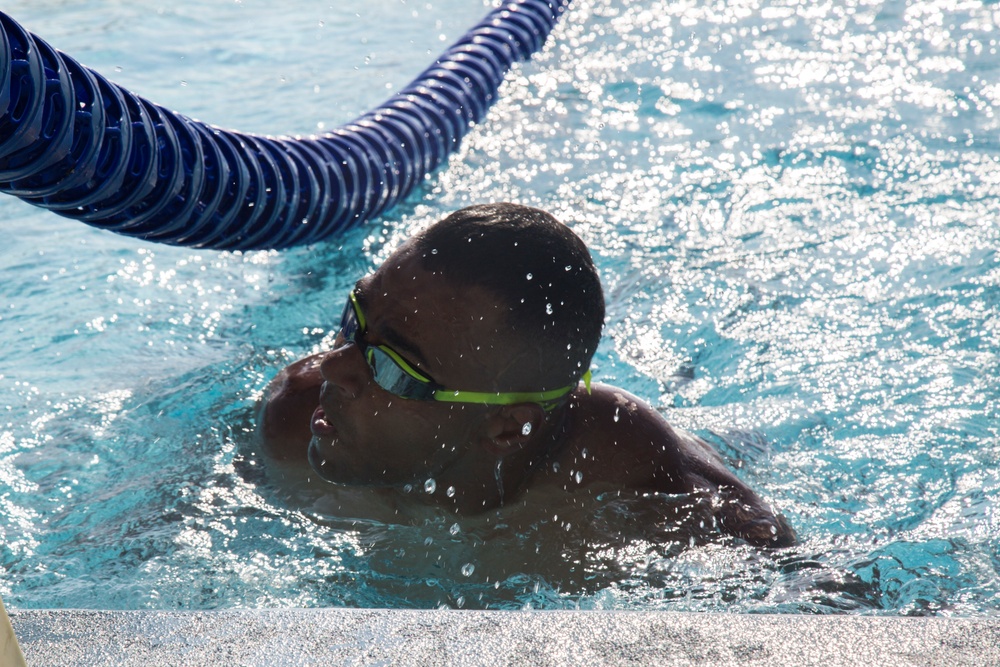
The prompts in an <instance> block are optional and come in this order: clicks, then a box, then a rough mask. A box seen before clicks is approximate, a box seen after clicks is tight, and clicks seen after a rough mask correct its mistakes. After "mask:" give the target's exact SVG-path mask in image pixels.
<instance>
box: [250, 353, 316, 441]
mask: <svg viewBox="0 0 1000 667" xmlns="http://www.w3.org/2000/svg"><path fill="white" fill-rule="evenodd" d="M322 360H323V354H314V355H312V356H308V357H305V358H303V359H299V360H298V361H296V362H295V363H292V364H290V365H288V366H286V367H285V368H284V369H282V371H281V372H280V373H278V375H276V376H275V378H274V379H273V380H271V382H270V384H268V386H267V388H266V389H265V390H264V396H263V398H262V399H261V402H260V404H259V405H258V407H257V436H258V438H260V442H261V444H262V445H263V447H264V450H265V451H266V452H267V453H268V454H269V455H270V456H272V457H274V458H279V459H305V458H306V452H307V448H308V446H309V440H310V438H311V437H312V433H311V432H310V430H309V423H310V420H309V418H310V416H311V415H312V413H313V411H314V410H315V409H316V406H317V405H318V404H319V392H320V388H321V387H322V385H323V378H322V377H321V376H320V372H319V365H320V363H321V362H322Z"/></svg>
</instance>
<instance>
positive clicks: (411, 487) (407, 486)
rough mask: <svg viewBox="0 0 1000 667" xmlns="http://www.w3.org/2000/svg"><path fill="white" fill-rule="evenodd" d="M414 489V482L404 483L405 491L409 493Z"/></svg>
mask: <svg viewBox="0 0 1000 667" xmlns="http://www.w3.org/2000/svg"><path fill="white" fill-rule="evenodd" d="M412 490H413V485H412V484H404V485H403V493H409V492H410V491H412Z"/></svg>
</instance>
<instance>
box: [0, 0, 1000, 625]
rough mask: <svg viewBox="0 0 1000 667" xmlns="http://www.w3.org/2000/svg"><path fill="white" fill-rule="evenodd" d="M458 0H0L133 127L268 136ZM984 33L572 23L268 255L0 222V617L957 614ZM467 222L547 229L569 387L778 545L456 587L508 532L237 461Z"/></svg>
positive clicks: (743, 23)
mask: <svg viewBox="0 0 1000 667" xmlns="http://www.w3.org/2000/svg"><path fill="white" fill-rule="evenodd" d="M623 5H626V6H623ZM485 8H486V7H485V5H483V4H481V3H479V2H468V1H464V2H459V1H458V0H431V1H430V2H420V3H414V2H399V1H398V0H394V1H392V2H389V1H388V0H381V1H376V2H364V3H362V2H339V3H336V5H335V6H334V7H331V6H330V3H320V2H308V1H306V0H294V1H293V2H288V3H281V5H280V8H279V6H278V4H277V3H265V2H250V1H246V0H245V1H243V2H226V3H213V4H208V3H200V2H195V1H194V0H176V1H175V2H172V3H169V4H160V3H156V2H142V1H139V2H132V3H117V2H108V1H106V0H104V1H97V0H92V1H91V2H89V3H86V5H79V4H75V5H73V6H70V5H69V4H67V3H60V2H45V1H43V2H39V1H38V0H32V1H31V2H27V1H20V2H12V3H7V5H6V6H5V8H4V10H5V11H7V12H8V13H10V14H11V15H12V16H13V17H15V18H16V19H17V20H19V21H21V22H22V23H23V24H24V25H25V26H26V27H28V28H29V29H31V30H33V31H34V32H36V33H37V34H40V35H41V36H43V37H44V38H46V39H48V40H49V41H50V43H52V44H53V45H55V46H56V47H58V48H60V49H62V50H64V51H66V52H68V53H70V54H72V55H73V56H75V57H76V58H78V59H80V60H81V61H83V62H84V63H86V64H88V65H91V66H93V67H95V68H96V69H98V70H99V71H101V72H103V73H105V74H107V75H108V76H111V77H112V78H114V79H115V80H116V81H118V82H120V83H122V84H123V85H125V86H126V87H128V88H130V89H131V90H133V91H135V92H138V93H141V94H144V95H145V96H147V97H149V98H151V99H153V100H154V101H157V102H159V103H161V104H164V105H166V106H168V107H171V108H173V109H177V110H179V111H181V112H183V113H186V114H188V115H191V116H194V117H197V118H200V119H202V120H205V121H208V122H212V123H215V124H218V125H222V126H226V127H231V128H235V129H239V130H244V131H252V132H263V133H287V134H304V133H309V132H314V131H317V130H321V129H323V128H324V127H333V126H335V125H337V124H339V123H341V122H345V121H347V120H350V119H351V118H352V117H353V116H354V115H356V114H358V113H360V112H362V111H364V110H366V109H367V108H369V107H371V106H374V105H375V104H377V103H378V102H380V101H382V99H384V98H385V97H386V96H387V95H388V94H389V92H391V91H392V90H393V89H395V88H398V87H400V86H402V85H403V84H405V83H406V82H408V81H409V80H410V78H412V77H413V76H414V75H416V74H417V73H418V72H419V71H420V70H421V69H422V68H423V67H424V66H426V65H427V64H428V63H429V62H430V61H431V60H432V59H433V56H434V55H435V54H436V53H438V52H439V51H441V50H442V49H443V48H444V46H446V45H447V44H448V43H449V41H450V40H452V39H454V38H455V37H457V36H458V35H460V34H461V32H462V31H463V30H464V29H465V28H467V27H468V26H470V25H472V24H473V23H474V22H475V21H476V20H477V19H478V18H479V17H480V16H481V15H482V14H483V13H485ZM998 24H1000V8H998V5H996V4H994V3H983V2H959V1H953V2H948V1H942V2H909V3H906V2H857V1H848V2H836V3H833V2H828V3H824V2H818V3H817V2H752V1H749V2H742V1H736V2H733V1H730V2H725V3H723V2H718V3H696V2H657V1H655V0H636V1H635V2H630V3H620V2H615V1H613V0H577V2H575V3H574V4H573V6H572V7H571V11H570V12H569V14H568V15H567V16H566V17H565V18H564V20H563V23H562V24H561V26H560V27H559V28H558V29H557V30H556V33H555V35H554V41H553V42H551V43H550V45H549V48H548V49H547V50H546V51H545V52H544V53H543V54H542V55H541V56H540V57H538V58H536V59H535V60H534V61H533V62H532V63H530V64H528V65H526V66H524V67H522V68H521V69H520V70H519V71H518V73H517V75H516V76H514V77H512V78H511V79H510V81H509V83H508V85H507V87H506V89H505V94H504V97H503V99H502V101H501V102H500V103H499V104H498V105H497V106H496V107H495V108H494V110H493V111H492V112H491V114H490V117H489V119H488V120H487V121H486V122H485V123H483V124H482V125H481V126H479V127H478V128H476V129H475V130H474V131H473V133H472V135H471V136H470V137H469V138H468V140H467V141H466V143H465V144H464V145H463V148H462V150H461V152H460V153H459V154H458V155H457V156H456V157H455V158H454V159H452V160H451V162H450V163H449V164H448V165H447V166H446V167H445V168H443V169H442V170H441V171H439V172H438V173H437V174H436V175H435V176H434V178H432V179H431V180H429V181H428V182H427V183H426V184H425V186H424V187H423V189H422V190H420V191H419V192H416V193H414V194H413V195H412V196H411V197H410V198H409V199H408V200H407V201H406V202H405V203H404V204H403V205H401V206H399V207H397V208H396V209H395V210H394V211H392V212H390V214H389V215H388V216H386V217H385V218H384V219H382V220H379V221H377V222H375V223H373V224H370V225H368V226H366V227H364V228H363V229H359V230H355V231H353V232H351V233H349V234H347V235H345V236H344V237H342V238H340V239H338V240H336V241H333V242H330V243H326V244H321V245H317V246H313V247H309V248H301V249H295V250H291V251H285V252H282V253H280V254H279V253H269V252H260V253H247V254H232V253H216V252H208V251H192V250H182V249H174V248H167V247H161V246H154V245H149V244H144V243H141V242H138V241H134V240H130V239H126V238H123V237H117V236H114V235H111V234H106V233H103V232H98V231H95V230H91V229H89V228H87V227H85V226H83V225H80V224H78V223H74V222H69V221H64V220H61V219H58V218H56V217H55V216H52V215H50V214H47V213H44V212H41V211H38V210H35V209H33V208H31V207H29V206H26V205H24V204H22V203H20V202H18V201H16V200H13V199H5V200H2V201H0V221H2V223H0V224H2V227H3V229H4V232H5V248H4V250H3V252H2V253H0V349H2V350H3V352H2V353H0V499H2V502H0V564H2V567H3V574H2V578H0V595H2V597H3V599H4V600H5V601H6V602H7V604H8V605H9V606H13V607H20V608H30V607H83V608H124V609H131V608H150V609H177V608H182V609H215V608H231V607H274V606H341V605H348V606H379V607H382V606H389V607H424V608H428V607H437V606H448V607H466V608H469V607H490V608H498V607H499V608H518V607H534V608H576V607H582V608H616V609H664V610H711V611H752V612H799V613H839V612H848V613H864V614H879V613H884V614H940V615H972V616H986V615H994V614H995V613H996V609H997V608H1000V435H998V431H1000V392H998V387H1000V360H998V352H1000V314H998V313H1000V263H998V256H997V248H998V247H1000V227H998V225H997V224H996V219H997V217H998V215H1000V143H998V139H997V137H998V136H1000V134H998V130H1000V127H998V126H1000V121H998V114H1000V84H998V83H997V82H998V81H1000V65H998V63H1000V58H998V56H997V49H998V47H1000V44H998V37H997V34H998V33H997V25H998ZM489 200H518V201H522V202H525V203H528V204H533V205H536V206H540V207H543V208H546V209H549V210H551V211H553V212H554V213H555V214H556V215H557V216H559V217H560V218H562V219H563V220H564V221H566V222H568V223H570V224H571V225H572V226H573V228H574V229H575V230H576V231H577V232H578V233H579V234H581V235H582V236H583V237H584V239H585V240H586V241H587V242H588V244H589V245H590V247H591V248H592V250H593V252H594V254H595V258H596V260H597V262H598V265H599V268H600V270H601V274H602V277H603V279H604V281H605V286H606V293H607V299H608V318H609V319H608V324H607V329H606V331H607V335H606V337H605V340H604V343H603V345H602V347H601V349H600V351H599V354H598V357H597V359H596V360H595V377H597V378H598V379H601V380H603V381H607V382H611V383H616V384H619V385H621V386H624V387H626V388H628V389H630V390H631V391H633V392H635V393H637V394H640V395H642V396H644V397H646V398H647V399H649V400H650V401H651V402H652V403H653V404H654V405H656V406H658V407H659V408H661V409H662V411H663V412H664V414H665V415H666V416H667V418H668V419H669V420H671V421H672V422H673V423H675V424H678V425H680V426H683V427H686V428H689V429H691V430H693V431H695V432H697V433H699V434H701V435H703V436H705V437H706V438H708V439H710V440H712V441H713V442H714V443H715V444H716V445H717V446H718V447H719V448H720V450H721V451H722V452H723V453H724V454H725V456H726V457H727V458H728V459H729V460H730V462H731V463H732V465H733V466H734V467H735V468H736V469H737V470H738V473H739V474H740V475H741V476H742V477H743V478H744V479H745V480H747V481H748V482H749V483H750V484H751V485H752V486H754V487H755V488H757V489H758V490H759V491H760V492H761V493H762V494H763V495H765V496H766V497H767V498H769V499H770V500H772V501H773V502H774V503H775V505H777V506H778V508H780V509H781V510H782V511H783V512H784V513H785V514H786V515H787V516H788V517H789V518H790V520H791V521H792V523H793V524H794V525H795V526H796V528H797V529H798V531H799V533H800V535H801V537H802V544H801V545H800V546H797V547H794V548H792V549H788V550H784V551H779V552H773V553H767V552H759V551H757V550H754V549H750V548H748V547H740V546H735V547H734V546H727V545H724V544H721V543H720V542H719V541H717V540H708V541H705V542H697V543H695V544H691V545H689V544H687V543H678V542H676V541H671V540H669V539H667V538H668V537H669V535H668V534H667V533H669V530H665V539H664V541H663V543H659V544H657V543H652V544H651V543H646V542H639V541H631V542H627V543H625V544H613V543H612V542H613V541H610V540H609V543H608V544H606V545H589V547H587V548H583V549H581V550H580V552H578V553H575V554H573V555H572V557H573V558H577V559H579V560H580V562H581V565H580V571H581V572H585V574H586V576H583V579H584V580H585V581H583V583H581V581H580V580H578V579H573V578H570V579H571V580H567V579H566V578H565V577H562V576H560V574H558V573H554V572H552V571H550V570H554V569H558V568H555V566H554V565H553V563H554V562H555V561H556V560H558V559H559V558H560V557H567V558H568V557H570V556H565V555H564V554H563V553H561V552H559V553H557V554H555V555H554V556H553V557H552V558H548V559H542V560H541V562H538V563H535V565H534V566H533V567H526V568H525V571H524V573H523V574H520V575H517V576H511V577H507V578H504V579H503V580H502V581H496V580H490V581H487V576H488V575H487V574H485V573H486V572H488V570H489V568H488V567H487V566H486V565H484V564H483V563H482V559H483V557H484V556H485V554H486V551H487V549H489V548H496V545H497V543H498V542H499V543H500V544H501V545H503V546H505V547H508V548H512V547H514V546H516V545H517V544H516V543H517V539H519V538H511V537H506V538H504V537H503V536H496V535H494V536H490V535H485V536H484V535H482V534H476V533H475V532H470V531H463V530H461V526H458V530H455V529H454V523H455V522H454V520H453V519H448V518H446V517H441V518H440V520H438V521H429V522H427V523H426V524H424V525H418V526H410V525H384V524H378V523H374V522H355V521H349V520H345V519H338V518H335V517H330V516H327V515H325V514H324V513H323V512H322V510H321V509H319V507H320V503H319V501H318V500H317V498H316V497H315V491H313V490H311V489H312V487H310V490H306V491H303V492H301V493H298V494H294V495H289V493H288V492H287V490H285V489H283V488H282V487H281V485H279V484H276V483H275V482H274V479H273V477H274V472H273V469H271V468H269V467H268V466H267V465H266V462H265V461H264V460H262V458H261V456H260V454H259V453H258V452H257V451H256V450H255V449H254V446H253V444H252V442H251V439H250V438H249V437H248V435H247V433H248V431H249V430H250V429H252V405H253V402H254V400H255V398H256V397H257V396H258V395H259V392H260V390H261V389H262V387H263V386H264V384H265V383H266V382H267V380H268V379H269V378H270V377H272V376H273V374H274V373H275V372H276V370H277V369H278V368H280V366H281V365H282V364H284V363H287V362H289V361H291V360H293V359H295V358H298V357H300V356H302V355H304V354H306V353H308V352H311V351H313V350H315V349H317V347H318V346H320V345H321V343H322V341H323V338H324V336H327V335H328V334H330V328H331V326H332V325H333V320H334V319H335V317H336V316H337V314H339V304H340V303H342V299H343V294H344V292H345V289H346V288H347V286H349V285H350V284H352V283H353V282H354V280H355V279H356V277H357V276H358V275H360V274H362V273H363V272H365V271H368V270H370V269H371V268H372V267H373V266H375V265H377V263H378V262H379V261H380V260H381V259H382V258H384V257H385V255H386V254H387V253H388V251H389V250H391V248H393V247H394V246H395V245H397V244H398V243H399V242H400V241H401V240H402V239H404V238H406V237H407V236H408V235H409V234H410V233H412V230H414V229H416V228H419V227H422V226H424V225H426V224H428V223H429V222H431V221H433V220H435V219H437V218H439V217H441V216H442V215H443V214H445V213H447V212H448V211H451V210H453V209H455V208H457V207H460V206H463V205H466V204H471V203H478V202H483V201H489ZM269 475H270V476H269ZM311 494H312V495H311ZM671 502H673V500H672V499H664V507H665V508H667V507H669V506H670V503H671ZM622 509H623V508H621V507H619V506H617V505H615V504H614V503H611V502H609V503H608V505H607V506H606V507H605V508H603V511H602V513H601V514H600V515H599V516H597V517H595V522H597V523H600V522H604V523H606V524H608V525H616V523H617V522H619V521H620V516H619V514H618V512H620V511H621V510H622ZM625 509H627V508H625ZM529 538H530V536H529ZM503 539H506V540H508V542H506V543H505V542H503ZM484 540H490V541H488V542H484ZM484 544H485V545H492V546H484ZM521 546H523V545H521ZM585 546H586V545H585ZM477 565H478V567H477ZM470 566H471V567H470Z"/></svg>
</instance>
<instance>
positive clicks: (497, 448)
mask: <svg viewBox="0 0 1000 667" xmlns="http://www.w3.org/2000/svg"><path fill="white" fill-rule="evenodd" d="M543 421H545V411H544V410H543V409H542V406H540V405H538V404H537V403H518V404H516V405H501V406H498V407H497V408H496V409H494V410H491V411H490V413H489V415H488V416H487V417H486V423H485V428H484V431H483V435H484V437H483V440H482V442H483V447H485V448H486V449H487V450H488V451H489V452H490V453H492V454H495V455H497V456H505V455H507V454H511V453H513V452H515V451H517V450H519V449H522V448H524V447H525V446H526V445H527V444H528V443H529V442H531V440H532V438H534V437H535V433H536V432H537V431H538V430H539V428H541V425H542V422H543Z"/></svg>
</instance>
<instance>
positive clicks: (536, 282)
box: [257, 204, 795, 547]
mask: <svg viewBox="0 0 1000 667" xmlns="http://www.w3.org/2000/svg"><path fill="white" fill-rule="evenodd" d="M338 301H339V302H338V303H330V304H329V316H330V320H331V321H332V322H333V323H335V324H336V325H337V326H339V333H338V334H337V337H336V339H335V340H334V342H333V344H332V347H331V349H329V350H328V351H325V352H321V353H319V354H314V355H312V356H309V357H306V358H304V359H301V360H299V361H297V362H295V363H293V364H291V365H290V366H288V367H287V368H285V369H284V370H282V371H281V372H280V373H279V374H278V376H277V377H276V378H275V379H274V380H273V381H272V382H271V383H270V384H269V386H268V387H267V389H266V391H265V395H264V400H263V401H262V403H261V406H260V411H259V413H258V420H257V424H258V426H257V432H258V435H259V437H260V441H261V443H262V445H263V449H264V451H265V453H267V454H268V455H269V456H270V457H272V458H274V459H279V460H282V461H285V462H286V463H288V464H292V465H300V466H303V467H304V466H305V465H306V463H307V461H308V464H309V465H311V466H312V469H313V470H314V471H315V473H318V475H319V476H321V477H322V478H323V479H325V480H326V481H328V482H333V484H334V485H336V487H337V488H340V489H354V490H362V491H367V492H368V494H369V497H370V498H371V499H373V506H374V504H375V503H374V499H375V498H378V499H379V502H380V503H385V502H388V503H389V504H390V505H391V506H392V507H395V508H397V511H398V508H399V507H403V506H406V505H411V504H413V503H417V502H419V503H425V504H430V505H432V506H438V507H443V508H446V509H447V510H448V511H451V512H454V513H456V514H457V515H460V516H466V517H473V516H477V515H483V514H484V513H491V512H493V513H495V512H500V513H503V512H504V511H508V510H509V511H511V512H518V511H520V512H522V513H524V512H527V513H528V515H529V516H530V515H532V514H531V512H532V510H535V511H536V513H537V515H539V516H540V515H541V514H542V513H543V512H544V513H547V515H549V516H551V515H552V513H553V511H555V512H558V511H559V508H561V507H568V508H569V507H572V508H576V509H577V510H578V514H579V512H580V511H583V512H584V516H585V511H586V510H585V508H586V507H587V505H588V503H591V502H595V501H596V499H597V498H598V496H601V495H602V494H608V493H609V492H610V493H613V494H618V495H619V496H620V495H621V494H625V495H631V496H633V497H643V496H644V495H648V494H654V495H655V494H691V495H692V496H695V497H701V498H703V499H705V500H706V503H705V504H706V505H707V506H708V507H710V508H711V510H710V511H711V514H712V516H711V518H712V519H714V521H715V523H716V525H717V526H718V527H719V529H720V530H721V532H723V533H726V534H729V535H732V536H735V537H737V538H741V539H743V540H746V541H747V542H749V543H751V544H753V545H758V546H772V547H781V546H788V545H790V544H793V543H794V542H795V534H794V532H793V531H792V529H791V527H790V526H789V525H788V523H787V522H786V521H785V520H784V519H783V518H782V517H781V516H780V515H778V514H776V513H775V512H774V511H773V510H772V509H771V508H770V507H769V506H768V504H767V503H765V502H764V501H763V500H762V499H761V498H760V497H759V496H758V495H757V494H756V493H754V491H753V490H752V489H750V488H749V487H748V486H747V485H746V484H744V483H743V482H742V481H740V480H739V478H737V477H736V476H735V475H734V474H733V473H732V472H730V471H729V470H728V469H727V468H726V466H725V464H724V462H723V461H722V459H721V457H720V456H719V454H718V453H717V452H716V451H715V450H714V449H713V448H712V447H711V446H710V445H709V444H708V443H706V442H705V441H704V440H702V439H700V438H698V437H696V436H694V435H692V434H690V433H687V432H685V431H682V430H680V429H677V428H674V427H672V426H671V425H670V424H669V423H667V421H666V420H665V419H664V418H663V417H662V416H661V415H660V414H659V413H658V412H657V411H656V410H655V409H653V408H652V407H651V406H650V405H649V404H647V403H646V402H645V401H643V400H642V399H640V398H638V397H636V396H633V395H632V394H630V393H628V392H626V391H624V390H622V389H618V388H616V387H613V386H608V385H604V384H599V383H597V382H592V381H591V375H590V372H589V370H588V369H589V367H590V361H591V357H592V356H593V354H594V351H595V350H596V349H597V345H598V341H599V340H600V337H601V333H602V328H603V324H604V297H603V293H602V289H601V284H600V279H599V277H598V275H597V271H596V269H595V267H594V264H593V261H592V259H591V257H590V254H589V252H588V250H587V248H586V246H585V245H584V243H583V241H582V240H581V239H580V238H579V237H577V236H576V235H575V234H574V233H573V232H572V231H570V229H569V228H568V227H566V226H565V225H563V224H562V223H560V222H558V221H557V220H556V219H555V218H553V217H552V216H551V215H549V214H548V213H545V212H544V211H541V210H538V209H533V208H528V207H525V206H520V205H515V204H490V205H482V206H473V207H469V208H465V209H462V210H460V211H457V212H455V213H453V214H451V215H449V216H448V217H446V218H445V219H444V220H442V221H440V222H438V223H437V224H435V225H433V226H431V227H430V228H428V229H426V230H424V231H422V232H420V233H419V234H417V235H416V236H415V237H414V238H412V239H410V240H409V241H407V242H406V243H404V244H403V246H402V247H400V248H399V249H398V250H396V251H395V252H394V253H393V254H392V255H391V256H390V257H389V259H387V260H386V261H385V263H383V264H382V265H381V266H380V267H379V268H378V269H377V270H376V271H375V272H374V273H372V274H370V275H367V276H365V277H363V278H362V279H361V280H359V281H358V282H357V284H356V285H355V286H354V289H353V290H352V291H351V292H350V293H349V294H346V295H344V298H343V299H342V300H338ZM425 485H427V488H425V489H424V490H425V491H426V490H427V489H430V490H431V491H432V492H429V493H414V492H413V489H414V488H417V489H421V488H423V487H425ZM362 497H364V495H362ZM364 502H365V501H362V502H361V505H360V507H363V506H364ZM581 508H583V509H582V510H581ZM352 511H358V510H357V508H355V510H352Z"/></svg>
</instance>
